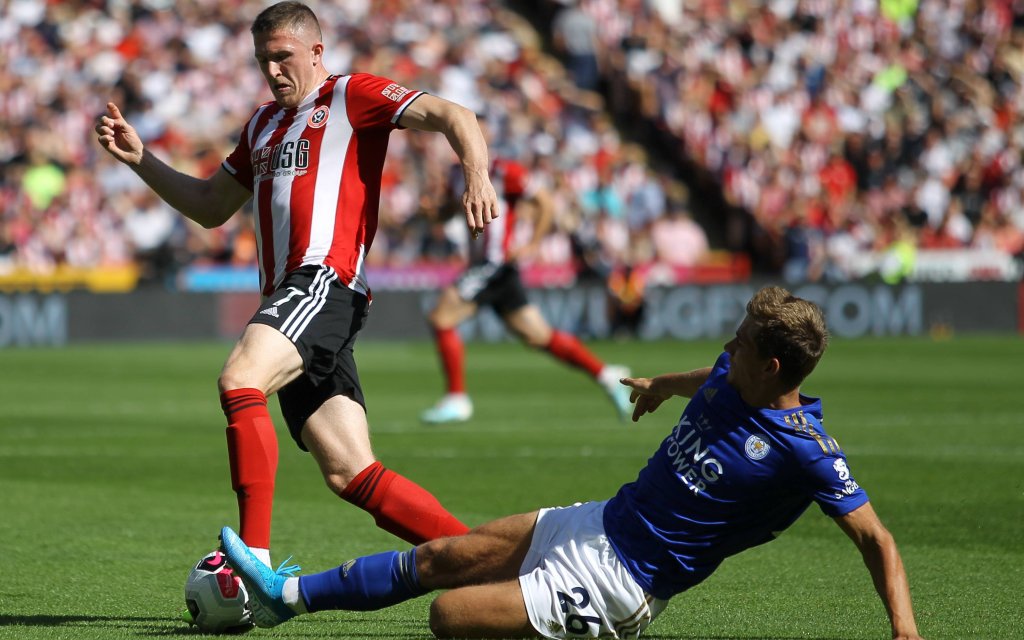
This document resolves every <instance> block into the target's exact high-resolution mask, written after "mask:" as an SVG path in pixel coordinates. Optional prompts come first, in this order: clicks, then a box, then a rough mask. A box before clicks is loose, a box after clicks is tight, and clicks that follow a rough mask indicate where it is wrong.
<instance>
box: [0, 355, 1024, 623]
mask: <svg viewBox="0 0 1024 640" xmlns="http://www.w3.org/2000/svg"><path fill="white" fill-rule="evenodd" d="M592 346H593V348H594V350H595V351H597V352H598V353H599V354H600V355H602V356H604V357H606V358H608V359H609V360H610V361H616V362H624V363H626V364H629V365H630V366H632V367H633V369H634V371H635V372H637V373H638V374H655V373H660V372H663V371H667V370H683V369H689V368H693V367H697V366H703V365H707V364H710V363H711V362H712V361H713V359H714V358H715V356H716V355H717V353H718V351H719V349H720V344H718V343H704V342H702V343H667V342H666V343H655V344H632V343H610V342H609V343H597V344H594V345H592ZM227 350H228V345H225V344H199V345H191V344H189V345H177V344H174V345H169V344H165V345H130V346H109V345H97V346H88V347H85V346H83V347H73V348H66V349H59V350H46V349H38V350H7V351H0V562H2V563H3V570H2V573H0V638H5V639H6V638H12V639H13V638H16V639H18V640H21V639H34V638H46V639H53V638H69V639H71V638H74V639H76V640H78V639H88V638H100V639H107V638H115V639H116V638H150V637H168V636H169V637H177V636H193V635H194V633H193V632H192V631H190V630H189V629H188V628H187V626H186V625H185V624H184V623H182V622H180V620H179V616H180V615H181V613H182V611H183V604H182V585H183V583H184V579H185V575H186V573H187V571H188V569H189V566H190V564H191V563H192V562H194V561H195V560H197V559H198V558H199V557H200V556H202V555H203V554H204V553H205V552H207V551H209V550H210V549H212V548H213V547H214V546H215V544H216V535H217V531H218V530H219V528H220V526H221V525H223V524H235V519H236V514H235V504H234V496H233V494H232V493H231V491H230V488H229V486H228V485H229V482H228V467H227V459H226V456H225V453H224V435H223V416H222V414H221V413H220V407H219V404H218V400H217V394H216V388H215V380H216V376H217V373H218V371H219V369H220V365H221V362H222V360H223V358H224V356H225V355H226V353H227ZM467 352H468V374H469V384H470V388H471V390H472V392H473V393H474V398H475V401H476V405H477V415H476V417H475V418H474V420H473V421H472V422H470V423H468V424H465V425H459V426H454V427H443V428H424V427H422V426H420V425H419V424H418V422H417V420H416V416H417V414H418V412H419V410H421V409H422V408H424V407H425V406H427V405H429V404H430V403H431V402H433V401H434V399H435V397H436V395H437V393H438V392H439V391H440V378H439V375H438V373H437V370H436V360H435V356H434V352H433V348H432V347H431V345H429V344H375V343H364V344H361V345H360V346H359V347H358V349H357V359H358V361H359V363H360V373H361V374H362V376H363V383H364V387H365V390H366V394H367V397H368V398H369V403H370V422H371V430H372V433H373V442H374V447H375V450H376V453H377V454H378V456H379V457H380V458H381V459H382V460H383V461H384V462H385V463H386V464H387V465H388V466H390V467H392V468H394V469H396V470H397V471H399V472H401V473H404V474H406V475H408V476H410V477H411V478H413V479H415V480H417V481H418V482H420V483H421V484H423V485H424V486H426V487H427V488H429V489H430V490H431V491H433V492H434V493H435V494H436V495H437V496H438V497H439V498H440V499H441V500H442V502H444V503H445V504H446V505H447V506H448V507H449V508H450V509H451V510H452V511H453V512H454V513H455V514H456V515H458V516H459V517H461V518H463V519H464V520H465V521H466V522H467V523H469V524H479V523H482V522H485V521H487V520H489V519H492V518H494V517H497V516H500V515H504V514H508V513H513V512H519V511H526V510H532V509H534V508H536V507H539V506H548V505H559V504H566V503H570V502H573V501H577V500H586V499H600V498H605V497H608V496H610V495H611V494H612V492H614V491H615V489H616V488H617V487H618V486H619V485H620V484H621V483H623V482H625V481H629V480H632V479H633V478H634V477H635V475H636V472H637V470H638V469H639V468H640V466H641V465H642V464H643V463H644V462H645V461H646V459H647V457H648V455H649V454H650V453H651V452H652V451H653V450H654V449H655V447H656V446H657V445H658V443H659V442H660V441H661V439H662V438H663V437H664V435H665V434H666V432H667V431H668V429H669V428H670V427H671V425H672V424H673V423H674V420H675V418H676V417H677V415H678V410H679V408H680V407H681V406H682V405H681V403H679V404H677V405H675V406H671V407H666V408H664V409H663V410H662V411H661V412H659V413H658V414H655V415H654V416H648V417H646V418H645V419H644V420H643V421H642V422H641V423H640V424H638V425H628V426H627V425H623V424H620V423H618V422H617V421H616V420H615V419H614V418H613V412H612V408H611V405H610V404H609V403H608V402H607V401H606V399H605V398H604V397H603V396H602V395H601V393H600V392H599V391H598V390H597V388H596V387H594V386H593V384H592V383H591V382H590V381H589V380H587V379H586V377H584V376H582V375H580V374H578V373H574V372H570V371H567V370H565V369H563V368H562V367H560V366H558V365H556V364H555V363H553V362H552V361H550V360H549V359H548V358H547V357H546V356H543V355H538V354H534V353H530V352H528V351H526V350H525V349H523V348H521V347H519V346H518V345H514V344H501V345H470V346H469V347H468V349H467ZM1022 382H1024V341H1022V340H1021V339H1019V338H1015V337H1009V338H957V339H955V340H952V341H947V342H933V341H929V340H924V339H922V340H864V341H838V342H836V343H835V344H834V345H833V347H832V348H831V350H830V352H829V353H828V354H827V355H826V357H825V360H824V361H823V362H822V364H821V366H820V367H819V370H818V371H817V372H816V373H815V374H814V376H813V377H812V378H811V379H810V381H809V382H808V384H807V385H805V389H804V390H805V391H806V392H807V393H810V394H814V395H822V396H824V398H825V405H824V406H825V415H826V425H827V426H828V429H829V432H830V433H831V434H832V435H833V436H835V437H836V438H837V439H838V440H839V441H840V442H841V443H842V444H843V446H844V448H845V450H846V452H847V454H848V455H849V457H850V460H851V468H852V469H853V472H854V474H855V477H856V478H857V480H858V481H859V482H860V484H861V485H862V486H864V487H865V488H866V489H867V491H868V492H869V494H870V495H871V497H872V501H873V503H874V505H875V508H876V510H877V511H878V512H879V514H880V515H881V517H882V519H883V520H884V521H885V522H886V524H887V525H888V526H889V528H890V529H891V530H892V532H893V534H894V535H895V537H896V540H897V542H898V543H899V545H900V549H901V551H902V554H903V558H904V561H905V563H906V565H907V569H908V572H909V575H910V580H911V587H912V590H913V595H914V600H915V605H916V611H917V615H918V622H919V626H920V628H921V632H922V634H923V635H924V636H925V637H926V638H929V639H931V640H937V639H940V638H957V639H959V638H979V639H984V640H994V639H998V638H1021V637H1022V631H1021V629H1024V613H1022V610H1024V606H1022V600H1021V597H1022V596H1021V592H1022V588H1024V542H1022V541H1024V429H1022V427H1021V424H1022V418H1021V411H1022V408H1024V384H1022ZM273 406H274V412H275V416H276V415H277V413H276V403H273ZM278 425H279V434H280V436H281V443H282V446H281V462H280V473H279V477H278V485H277V487H278V502H277V510H276V513H275V525H274V535H275V550H276V554H275V555H276V557H277V559H278V560H280V559H283V557H284V555H286V554H287V553H294V554H295V556H296V559H297V560H299V561H300V562H301V563H302V564H303V566H304V567H305V568H306V569H307V570H322V569H326V568H328V567H332V566H335V565H337V564H339V563H340V562H342V561H344V560H346V559H348V558H351V557H354V556H356V555H359V554H364V553H369V552H375V551H381V550H385V549H392V548H403V547H404V546H405V545H404V544H402V543H400V542H398V541H396V540H395V539H394V538H392V537H390V536H388V535H387V534H385V533H382V532H380V531H379V530H377V529H376V528H375V527H374V526H373V523H372V521H371V519H370V518H369V516H367V515H366V514H364V513H363V512H361V511H359V510H357V509H355V508H354V507H352V506H350V505H348V504H344V503H341V502H340V501H339V500H338V499H336V498H334V497H333V496H332V495H331V494H330V493H329V492H328V491H327V490H326V488H324V486H323V484H322V481H321V479H320V477H319V474H318V473H317V471H316V469H315V465H314V464H313V462H312V460H311V459H309V457H308V455H306V454H303V453H301V452H300V451H299V450H298V449H296V448H295V447H293V446H292V445H291V441H290V439H288V436H287V433H286V431H285V430H284V429H283V428H282V425H281V422H280V420H278ZM429 600H430V598H429V597H426V598H421V599H420V600H417V601H413V602H409V603H405V604H404V605H401V606H399V607H395V608H393V609H391V610H387V611H382V612H378V613H351V614H349V613H329V614H322V615H317V616H312V617H309V618H304V619H300V620H297V621H295V622H293V623H290V624H288V625H285V626H283V627H280V628H278V629H277V630H273V631H255V632H253V633H251V634H250V637H253V638H255V637H266V638H328V637H331V638H339V637H343V638H367V637H385V638H407V637H411V638H423V637H427V636H428V635H429V633H428V630H427V627H426V622H425V620H426V610H427V606H428V605H429ZM648 637H654V638H685V639H696V638H715V639H723V638H736V639H740V638H743V639H752V638H773V639H782V638H829V639H836V640H840V639H841V640H849V639H861V638H865V639H866V638H884V637H888V626H887V623H886V621H885V616H884V612H883V610H882V606H881V604H880V602H879V600H878V598H877V596H876V595H875V594H874V591H873V589H872V586H871V582H870V580H869V577H868V574H867V571H866V570H865V569H864V567H863V565H862V563H861V560H860V556H859V554H858V553H857V551H856V550H855V548H854V547H853V545H852V544H851V543H850V542H849V541H848V540H847V539H846V538H845V536H844V535H843V534H842V532H840V530H839V529H838V528H837V527H836V526H834V525H833V523H832V522H831V521H830V520H829V519H828V518H826V517H824V516H823V515H821V513H820V512H819V511H818V510H817V508H814V507H812V508H811V509H810V510H809V511H808V513H807V514H806V515H805V516H804V517H803V518H802V519H801V520H800V521H799V522H798V523H797V524H796V525H795V526H794V527H793V528H792V529H790V530H789V531H788V532H787V533H786V534H784V535H783V536H782V537H781V538H780V539H779V540H778V541H776V542H773V543H771V544H769V545H765V546H762V547H759V548H757V549H754V550H751V551H748V552H746V553H744V554H741V555H740V556H737V557H735V558H732V559H730V560H727V561H726V562H725V563H724V564H723V566H722V567H721V569H720V570H719V571H718V572H717V573H716V574H715V575H713V576H712V577H711V578H710V579H708V580H707V581H706V582H705V583H704V584H702V585H700V586H699V587H697V588H695V589H693V590H692V591H690V592H687V593H684V594H682V595H680V596H678V597H677V598H676V599H675V600H674V601H673V602H672V604H671V605H670V606H669V608H668V610H667V611H666V612H665V613H664V614H663V615H662V616H661V617H660V618H659V619H658V620H657V621H656V622H655V624H654V625H653V626H652V627H651V628H650V629H649V630H648Z"/></svg>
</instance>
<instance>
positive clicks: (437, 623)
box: [430, 594, 460, 638]
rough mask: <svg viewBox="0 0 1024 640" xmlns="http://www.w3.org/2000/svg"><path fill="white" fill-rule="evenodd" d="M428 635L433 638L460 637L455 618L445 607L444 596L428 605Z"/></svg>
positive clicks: (447, 607)
mask: <svg viewBox="0 0 1024 640" xmlns="http://www.w3.org/2000/svg"><path fill="white" fill-rule="evenodd" d="M430 633H432V634H434V637H435V638H457V637H459V635H460V634H459V633H458V624H457V620H456V616H455V615H454V612H453V611H452V609H451V607H449V606H448V605H447V598H445V596H444V594H442V595H440V596H439V597H438V598H436V599H435V600H434V601H433V602H432V603H430Z"/></svg>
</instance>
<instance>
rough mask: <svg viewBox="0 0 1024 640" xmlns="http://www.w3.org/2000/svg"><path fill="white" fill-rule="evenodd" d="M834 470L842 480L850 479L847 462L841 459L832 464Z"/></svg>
mask: <svg viewBox="0 0 1024 640" xmlns="http://www.w3.org/2000/svg"><path fill="white" fill-rule="evenodd" d="M832 468H833V469H835V470H836V475H838V476H839V479H840V480H849V479H850V468H849V467H848V466H846V460H843V459H842V458H839V459H838V460H836V461H835V462H833V463H832Z"/></svg>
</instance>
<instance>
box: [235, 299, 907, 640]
mask: <svg viewBox="0 0 1024 640" xmlns="http://www.w3.org/2000/svg"><path fill="white" fill-rule="evenodd" d="M827 343H828V333H827V330H826V328H825V322H824V318H823V316H822V313H821V310H820V309H819V308H818V307H817V306H815V305H814V304H812V303H810V302H808V301H806V300H802V299H800V298H796V297H794V296H792V295H791V294H790V293H789V292H788V291H786V290H784V289H781V288H778V287H767V288H764V289H762V290H760V291H759V292H757V293H756V294H755V295H754V297H753V298H752V299H751V300H750V302H749V303H748V304H747V315H746V318H745V319H744V320H743V323H742V324H741V325H740V327H739V329H737V331H736V336H735V337H734V338H733V339H732V340H730V341H729V343H728V344H726V345H725V352H724V353H723V354H722V355H721V356H719V357H718V359H717V361H716V362H715V364H714V366H713V367H710V368H703V369H696V370H693V371H689V372H686V373H673V374H665V375H660V376H657V377H654V378H625V379H623V381H622V382H623V384H625V385H627V386H629V387H630V388H631V389H632V393H631V400H632V401H633V402H634V403H635V407H634V410H633V420H637V419H639V418H640V417H641V416H642V415H644V414H646V413H650V412H652V411H655V410H656V409H657V408H658V407H659V406H660V405H661V404H662V403H663V402H664V401H666V400H668V399H669V398H671V397H673V396H684V397H688V398H691V400H690V401H689V403H688V404H687V405H686V408H685V409H684V411H683V413H682V416H681V417H680V418H679V421H678V422H677V423H676V425H675V427H674V428H673V429H672V432H671V433H670V434H669V435H668V437H667V438H665V440H664V441H663V442H662V444H661V446H660V447H659V449H658V450H657V451H656V452H655V453H654V455H653V456H652V457H651V458H650V460H648V462H647V466H646V467H644V468H643V469H642V470H641V471H640V474H639V476H638V477H637V479H636V480H635V481H633V482H630V483H628V484H626V485H624V486H623V487H622V488H621V489H620V490H619V492H618V494H617V495H615V497H613V498H611V499H610V500H606V501H603V502H589V503H586V504H576V505H574V506H571V507H565V508H555V509H541V510H540V511H536V512H533V513H526V514H520V515H514V516H509V517H506V518H502V519H499V520H496V521H494V522H490V523H488V524H484V525H482V526H479V527H476V528H475V529H472V530H471V531H470V532H469V533H467V534H465V535H463V536H458V537H453V538H441V539H437V540H432V541H430V542H426V543H424V544H421V545H419V546H417V547H415V548H413V549H410V550H409V551H406V552H404V553H403V552H397V551H391V552H386V553H381V554H377V555H371V556H364V557H362V558H357V559H355V560H350V561H349V562H346V563H345V564H343V565H341V566H340V567H337V568H335V569H331V570H329V571H325V572H323V573H318V574H311V575H304V576H301V577H289V576H285V575H279V574H275V573H273V572H272V571H271V570H270V569H268V568H267V567H266V565H264V564H263V563H261V562H259V560H257V559H256V558H255V557H254V556H253V555H252V554H251V553H250V552H249V551H248V549H247V547H246V546H245V545H244V544H243V543H242V541H241V540H240V539H239V538H238V537H237V536H236V535H235V534H234V532H233V531H232V530H231V529H230V528H228V527H225V528H224V529H223V530H222V531H221V540H222V548H223V550H224V552H225V553H226V554H227V557H228V562H229V563H230V564H231V565H232V566H233V567H234V568H235V570H236V571H238V572H239V574H240V576H241V578H242V580H243V581H244V582H245V584H246V587H248V590H249V596H250V603H251V605H252V610H253V618H254V620H255V622H256V624H257V625H259V626H261V627H271V626H275V625H278V624H280V623H282V622H285V621H286V620H289V619H290V618H292V617H294V616H296V615H299V614H303V613H313V612H316V611H323V610H328V609H346V610H373V609H380V608H383V607H387V606H389V605H393V604H396V603H398V602H402V601H404V600H407V599H409V598H413V597H416V596H419V595H422V594H425V593H427V592H429V591H432V590H435V589H449V591H447V592H446V593H443V594H441V595H440V596H438V597H437V599H435V600H434V602H433V604H432V605H431V608H430V629H431V631H432V632H433V633H434V634H435V635H436V636H438V637H473V638H494V637H538V636H540V637H549V638H566V637H591V638H597V637H601V638H607V637H612V638H636V637H637V636H639V635H640V634H641V633H642V632H643V631H644V629H646V628H647V626H648V625H649V624H650V623H651V621H652V620H654V618H655V617H657V615H658V614H659V613H660V612H661V611H662V610H663V609H664V608H665V605H666V604H667V602H668V600H669V598H671V597H672V596H674V595H676V594H678V593H681V592H683V591H686V590H687V589H689V588H691V587H693V586H695V585H697V584H699V583H700V582H701V581H703V580H704V579H706V578H707V577H708V576H709V575H711V573H712V572H714V571H715V569H716V568H717V567H718V566H719V564H721V562H722V561H723V560H724V559H725V558H727V557H729V556H731V555H734V554H737V553H739V552H741V551H743V550H745V549H749V548H750V547H753V546H756V545H760V544H763V543H765V542H769V541H771V540H773V539H774V538H775V537H777V536H778V535H779V534H780V533H781V532H782V531H783V530H784V529H786V528H787V527H789V526H790V525H791V524H793V522H795V521H796V519H797V518H799V517H800V515H801V514H802V513H803V512H804V511H805V510H806V509H807V507H809V506H810V505H811V504H812V503H816V504H817V505H818V507H819V508H820V509H821V510H822V511H823V512H824V513H825V514H826V515H827V516H830V517H831V518H833V519H834V520H835V522H836V523H837V524H838V525H839V527H840V528H841V529H842V530H843V531H844V532H845V533H846V534H847V535H848V536H849V537H850V539H851V540H853V542H854V544H855V545H856V546H857V548H858V549H859V550H860V552H861V554H862V556H863V559H864V563H865V565H866V566H867V569H868V571H869V572H870V574H871V578H872V580H873V582H874V586H875V589H876V590H877V592H878V595H879V596H880V598H881V600H882V603H883V604H884V606H885V611H886V613H887V615H888V618H889V623H890V625H891V628H892V637H893V638H898V639H901V640H918V639H919V638H920V636H919V635H918V632H917V626H916V623H915V622H914V613H913V608H912V605H911V600H910V588H909V585H908V582H907V576H906V572H905V571H904V568H903V562H902V560H901V559H900V555H899V552H898V551H897V549H896V544H895V542H894V540H893V538H892V535H890V533H889V532H888V530H887V529H886V528H885V526H884V525H883V524H882V523H881V521H880V520H879V519H878V516H877V515H876V514H875V511H874V509H873V508H872V507H871V504H870V503H869V502H868V496H867V494H866V493H865V492H864V490H863V489H862V488H860V486H858V484H857V482H856V481H855V480H854V478H853V476H852V475H851V473H850V469H849V466H848V465H847V462H846V457H845V455H844V454H843V452H842V450H841V449H840V448H839V445H838V444H837V443H836V441H835V440H834V439H832V438H830V437H829V436H828V434H826V433H825V430H824V429H823V428H822V424H821V423H822V408H821V400H820V399H817V398H811V397H808V396H804V395H802V394H801V393H800V389H799V387H800V384H801V383H802V382H803V380H804V378H806V377H807V375H808V374H810V373H811V371H812V370H813V369H814V367H815V365H817V363H818V360H819V359H820V357H821V355H822V353H823V352H824V351H825V347H826V345H827Z"/></svg>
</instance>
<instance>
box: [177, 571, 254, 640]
mask: <svg viewBox="0 0 1024 640" xmlns="http://www.w3.org/2000/svg"><path fill="white" fill-rule="evenodd" d="M185 606H186V607H188V616H186V618H188V617H191V620H187V621H188V622H189V623H190V624H193V625H195V626H196V627H198V628H199V630H200V631H202V632H204V633H244V632H246V631H248V630H249V629H252V628H253V622H252V617H251V614H250V613H249V594H248V593H247V592H246V591H245V585H244V584H242V580H241V579H240V578H239V577H238V576H236V575H235V574H234V573H233V572H232V571H231V567H229V566H228V565H227V558H226V557H225V556H224V554H223V553H221V552H220V551H211V552H210V553H208V554H206V555H205V556H203V558H202V559H201V560H200V561H199V562H198V563H196V566H195V568H193V569H192V571H191V572H189V574H188V579H187V580H186V581H185Z"/></svg>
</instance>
